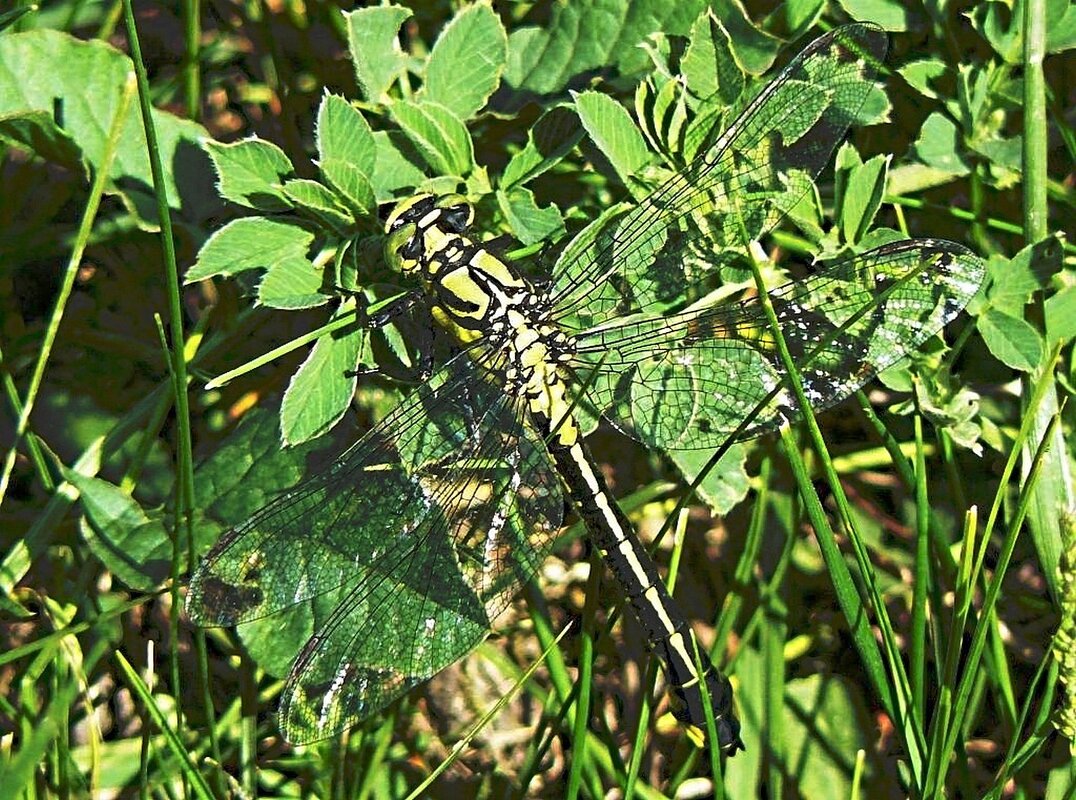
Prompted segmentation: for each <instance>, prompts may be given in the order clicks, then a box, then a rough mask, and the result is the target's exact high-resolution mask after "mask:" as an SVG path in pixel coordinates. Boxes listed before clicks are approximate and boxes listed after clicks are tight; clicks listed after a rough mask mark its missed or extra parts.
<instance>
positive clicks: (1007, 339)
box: [979, 308, 1043, 372]
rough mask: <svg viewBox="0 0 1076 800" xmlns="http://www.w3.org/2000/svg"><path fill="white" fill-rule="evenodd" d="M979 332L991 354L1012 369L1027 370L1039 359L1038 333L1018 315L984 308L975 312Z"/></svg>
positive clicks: (1041, 343)
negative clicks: (983, 312)
mask: <svg viewBox="0 0 1076 800" xmlns="http://www.w3.org/2000/svg"><path fill="white" fill-rule="evenodd" d="M979 334H980V335H981V336H982V337H983V341H984V342H986V346H987V347H988V348H989V349H990V352H991V353H993V354H994V357H995V358H997V359H998V360H999V361H1001V362H1002V363H1004V364H1007V365H1008V366H1010V367H1012V368H1013V369H1015V370H1020V371H1021V372H1030V371H1031V370H1032V369H1034V368H1035V367H1036V366H1037V365H1038V363H1039V361H1040V360H1041V359H1042V349H1043V342H1042V337H1041V336H1040V335H1039V333H1038V331H1036V330H1035V329H1034V328H1033V327H1031V325H1029V324H1028V323H1027V322H1025V321H1024V320H1022V319H1020V318H1019V317H1013V316H1010V315H1009V314H1006V313H1005V312H1003V311H998V310H997V309H994V308H990V309H987V311H986V313H985V314H982V315H980V316H979Z"/></svg>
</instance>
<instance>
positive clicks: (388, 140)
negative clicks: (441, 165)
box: [370, 131, 426, 203]
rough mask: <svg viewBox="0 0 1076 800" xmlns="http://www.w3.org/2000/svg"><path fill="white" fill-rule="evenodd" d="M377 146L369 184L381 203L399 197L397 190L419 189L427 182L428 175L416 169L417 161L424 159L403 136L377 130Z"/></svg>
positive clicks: (397, 132) (375, 140) (394, 132)
mask: <svg viewBox="0 0 1076 800" xmlns="http://www.w3.org/2000/svg"><path fill="white" fill-rule="evenodd" d="M374 143H375V145H376V147H377V160H376V162H375V163H374V174H373V175H372V176H371V177H370V182H371V184H373V189H374V196H375V197H376V198H377V202H378V203H385V202H388V201H389V200H391V199H392V198H394V197H395V196H396V193H397V191H398V190H400V189H403V188H411V187H414V186H418V185H419V184H420V183H422V181H423V180H425V178H426V176H425V174H424V173H423V172H422V170H421V169H420V168H419V167H417V166H415V161H416V160H419V159H420V158H421V157H420V156H419V155H418V154H417V153H415V148H414V146H413V145H412V144H411V143H410V142H409V141H408V140H407V138H406V137H405V136H404V135H403V134H402V133H400V132H399V131H375V132H374ZM405 153H406V154H407V155H405Z"/></svg>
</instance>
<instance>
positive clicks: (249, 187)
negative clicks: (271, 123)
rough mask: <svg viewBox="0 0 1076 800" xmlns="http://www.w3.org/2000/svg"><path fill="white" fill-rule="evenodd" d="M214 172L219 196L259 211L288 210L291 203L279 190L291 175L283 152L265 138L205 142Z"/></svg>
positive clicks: (289, 164)
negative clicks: (226, 142)
mask: <svg viewBox="0 0 1076 800" xmlns="http://www.w3.org/2000/svg"><path fill="white" fill-rule="evenodd" d="M205 149H206V152H207V153H209V157H210V159H212V161H213V166H214V167H215V168H216V170H217V191H218V192H219V193H220V195H221V197H223V198H224V199H226V200H231V201H232V202H233V203H238V204H239V205H242V206H247V207H248V208H253V209H256V210H258V211H287V210H288V209H289V208H291V204H290V203H289V202H288V200H287V198H286V197H285V196H284V194H283V193H282V192H281V191H280V184H282V183H283V182H284V181H285V180H286V179H287V178H288V177H289V176H290V175H291V174H292V172H293V170H292V166H291V162H290V161H289V160H288V157H287V156H286V155H285V154H284V151H283V150H281V149H280V148H279V147H277V146H276V145H275V144H273V143H272V142H267V141H265V140H264V139H244V140H242V141H240V142H231V143H228V144H225V143H223V142H215V141H213V140H212V139H207V140H206V141H205Z"/></svg>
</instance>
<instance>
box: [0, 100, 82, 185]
mask: <svg viewBox="0 0 1076 800" xmlns="http://www.w3.org/2000/svg"><path fill="white" fill-rule="evenodd" d="M0 139H5V140H7V141H9V142H11V143H13V144H16V145H21V146H22V147H23V148H25V149H27V150H29V151H30V152H32V153H34V154H35V155H38V156H40V157H41V158H43V159H45V160H46V161H49V162H51V163H53V164H59V165H60V166H62V167H66V168H67V169H70V170H78V171H80V172H81V171H83V164H82V149H81V148H80V147H79V146H78V142H76V141H75V140H74V138H72V136H71V134H69V133H68V132H67V131H65V130H64V129H63V128H61V127H59V126H58V125H57V124H56V122H55V121H54V120H53V118H52V114H49V113H47V112H45V111H24V112H18V111H16V112H12V113H10V114H3V115H0Z"/></svg>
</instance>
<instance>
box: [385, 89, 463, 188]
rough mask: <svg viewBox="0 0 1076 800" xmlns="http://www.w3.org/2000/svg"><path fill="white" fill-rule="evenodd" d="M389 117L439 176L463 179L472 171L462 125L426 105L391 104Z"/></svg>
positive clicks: (447, 112)
mask: <svg viewBox="0 0 1076 800" xmlns="http://www.w3.org/2000/svg"><path fill="white" fill-rule="evenodd" d="M391 110H392V116H393V117H394V118H395V119H396V122H398V123H399V125H400V128H401V130H403V132H404V134H406V135H407V138H408V139H410V140H411V143H412V144H414V145H415V147H416V148H418V151H419V152H420V153H422V157H423V158H424V159H426V163H427V164H429V165H430V167H431V168H433V170H434V171H436V172H438V173H440V174H442V175H457V176H461V177H462V176H465V175H467V174H468V173H469V172H470V171H471V169H472V167H474V144H473V143H472V142H471V134H470V133H468V131H467V128H466V127H465V126H464V124H463V122H462V121H461V120H460V118H459V117H457V116H456V115H455V114H453V113H452V112H451V111H450V110H449V109H447V108H445V107H444V106H441V105H438V104H436V103H430V102H411V101H406V102H399V103H393V104H392V109H391Z"/></svg>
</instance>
